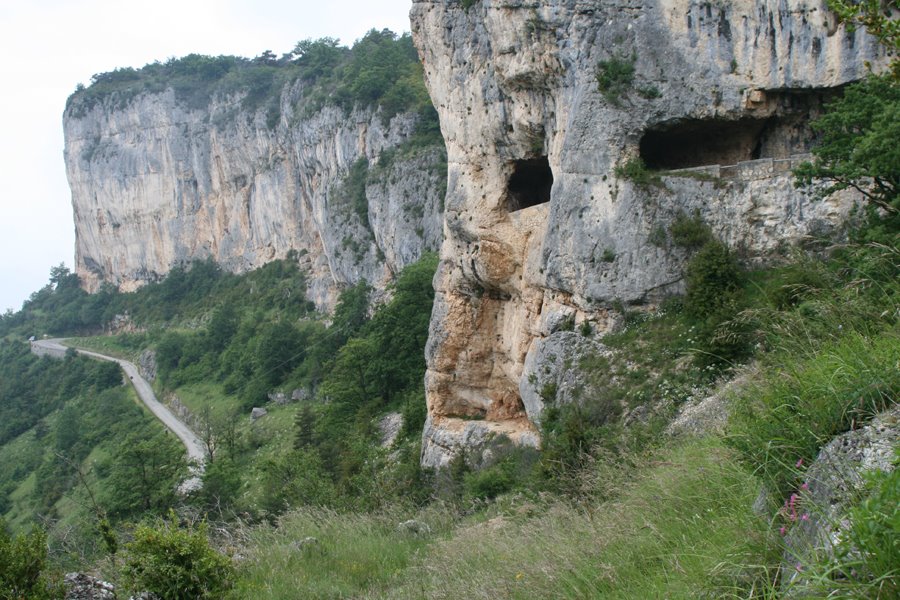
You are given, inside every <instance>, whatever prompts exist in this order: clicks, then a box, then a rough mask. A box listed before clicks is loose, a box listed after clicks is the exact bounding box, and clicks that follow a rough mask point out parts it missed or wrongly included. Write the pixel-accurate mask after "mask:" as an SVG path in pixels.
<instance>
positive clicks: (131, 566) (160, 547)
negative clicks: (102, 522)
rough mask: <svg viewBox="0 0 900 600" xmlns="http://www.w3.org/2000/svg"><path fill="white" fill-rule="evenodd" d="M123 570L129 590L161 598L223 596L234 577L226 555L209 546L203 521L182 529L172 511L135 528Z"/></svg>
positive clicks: (172, 599)
mask: <svg viewBox="0 0 900 600" xmlns="http://www.w3.org/2000/svg"><path fill="white" fill-rule="evenodd" d="M123 570H124V575H125V578H126V581H127V583H128V585H129V587H130V588H131V589H132V590H135V591H148V592H153V593H154V594H156V595H157V596H159V597H160V598H162V600H181V599H183V600H190V599H195V598H222V597H223V595H224V593H225V592H226V591H227V590H228V589H230V588H231V587H232V585H234V578H235V573H234V567H233V566H232V565H231V561H230V560H229V559H228V557H226V556H223V555H222V554H220V553H219V552H217V551H216V550H215V549H214V548H212V547H211V546H210V544H209V540H208V539H207V526H206V523H201V524H200V525H199V526H197V527H196V528H194V527H190V526H188V527H185V528H181V527H179V526H178V523H177V518H176V516H175V514H174V513H170V514H169V519H168V520H160V521H158V522H156V523H154V524H153V525H149V524H142V525H139V526H138V527H137V529H135V531H134V541H132V542H131V543H129V544H128V545H127V546H126V555H125V563H124V567H123Z"/></svg>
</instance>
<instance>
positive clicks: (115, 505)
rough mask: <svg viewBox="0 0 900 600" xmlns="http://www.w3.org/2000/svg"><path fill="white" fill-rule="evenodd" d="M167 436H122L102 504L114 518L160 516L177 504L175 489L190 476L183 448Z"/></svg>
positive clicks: (133, 434)
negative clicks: (146, 515) (151, 514)
mask: <svg viewBox="0 0 900 600" xmlns="http://www.w3.org/2000/svg"><path fill="white" fill-rule="evenodd" d="M171 437H172V436H169V435H167V432H157V433H156V434H155V435H148V434H146V433H143V432H140V431H138V432H133V433H128V434H125V435H124V436H123V439H122V440H121V442H120V444H119V446H118V448H117V449H116V451H115V453H114V455H115V457H116V460H115V461H114V462H113V463H112V464H110V465H109V475H108V484H107V489H108V490H109V492H108V494H107V495H106V497H105V498H104V499H103V504H104V505H105V506H106V508H107V511H108V512H109V514H110V515H111V516H115V517H126V516H137V515H142V514H148V513H156V514H160V513H163V512H165V511H166V510H167V509H169V508H170V507H172V506H174V505H175V503H176V499H177V497H176V489H177V487H178V484H179V483H181V481H183V480H184V479H185V477H186V476H187V472H188V471H187V465H186V464H185V460H184V448H182V447H181V446H180V445H178V444H177V443H173V442H172V441H171V439H170V438H171Z"/></svg>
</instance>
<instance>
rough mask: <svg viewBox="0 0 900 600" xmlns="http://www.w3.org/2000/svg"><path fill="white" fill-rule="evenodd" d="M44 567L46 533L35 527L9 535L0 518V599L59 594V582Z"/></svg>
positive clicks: (38, 599)
mask: <svg viewBox="0 0 900 600" xmlns="http://www.w3.org/2000/svg"><path fill="white" fill-rule="evenodd" d="M46 569H47V536H46V535H44V533H43V532H42V531H39V530H35V531H32V532H31V533H30V534H28V535H17V536H16V537H15V538H13V537H11V536H10V535H9V533H7V531H6V524H5V523H4V522H3V521H2V520H0V600H19V599H28V600H43V599H44V598H47V599H50V598H61V597H62V588H61V586H60V585H59V582H55V581H53V580H51V578H50V577H48V574H47V572H46Z"/></svg>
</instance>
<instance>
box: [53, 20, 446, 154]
mask: <svg viewBox="0 0 900 600" xmlns="http://www.w3.org/2000/svg"><path fill="white" fill-rule="evenodd" d="M293 84H296V85H299V86H300V90H301V94H302V100H301V101H300V104H299V106H297V107H296V108H295V109H294V114H295V115H309V114H311V113H313V112H315V111H317V110H319V109H321V108H322V107H324V106H336V107H338V108H340V109H342V110H344V111H349V110H351V109H353V108H354V107H360V108H364V107H375V108H380V109H381V115H382V118H383V119H385V120H387V119H389V118H390V117H392V116H394V115H396V114H397V113H400V112H414V113H418V114H419V115H420V125H419V129H420V130H422V131H428V132H430V133H431V134H432V135H433V136H438V137H437V139H439V134H438V130H437V113H436V112H435V110H434V107H433V106H432V104H431V99H430V98H429V96H428V92H427V90H426V89H425V82H424V77H423V73H422V65H421V63H420V62H419V60H418V56H417V54H416V50H415V48H414V47H413V44H412V38H411V36H410V35H409V34H408V33H407V34H403V35H401V36H397V35H396V34H395V33H393V32H392V31H390V30H387V29H384V30H381V31H377V30H374V29H373V30H371V31H369V32H368V33H366V35H364V36H363V37H362V38H361V39H359V40H357V41H356V43H355V44H353V46H352V47H351V48H347V47H345V46H341V45H339V43H338V40H336V39H334V38H321V39H318V40H303V41H300V42H298V43H297V45H296V46H295V47H294V48H293V50H291V51H290V52H286V53H284V54H282V55H281V56H280V57H279V56H277V55H275V54H274V53H273V52H271V51H269V50H266V51H265V52H263V53H262V54H260V55H259V56H257V57H256V58H252V59H249V58H240V57H236V56H202V55H199V54H190V55H188V56H185V57H183V58H172V59H169V60H167V61H166V62H154V63H151V64H148V65H145V66H144V67H141V68H139V69H134V68H121V69H116V70H115V71H110V72H108V73H98V74H96V75H94V76H93V77H92V78H91V85H89V86H87V87H83V86H79V88H78V89H77V90H76V91H75V93H74V94H72V95H71V96H70V97H69V100H68V102H67V105H66V111H67V112H68V114H70V115H71V116H74V117H79V116H84V115H85V114H87V112H88V111H90V110H92V109H93V108H94V107H95V106H103V107H105V109H107V110H108V109H118V108H123V107H124V106H126V105H127V104H128V103H129V102H130V101H131V100H132V99H134V98H135V97H137V96H139V95H141V94H156V93H162V92H164V91H166V90H167V89H171V90H172V91H173V92H174V93H175V98H176V100H177V101H178V102H180V103H181V104H183V105H184V106H186V107H187V108H190V109H204V108H207V107H208V106H209V104H210V102H211V101H212V100H213V98H216V97H218V98H220V99H222V100H225V99H227V98H229V97H233V98H235V99H239V100H240V102H241V106H242V107H243V108H244V109H245V110H249V111H255V110H257V109H264V110H265V112H266V120H267V124H268V126H269V127H274V126H275V124H276V123H277V122H278V120H279V119H280V118H281V111H282V106H281V103H282V94H283V92H284V91H285V87H286V86H288V85H293Z"/></svg>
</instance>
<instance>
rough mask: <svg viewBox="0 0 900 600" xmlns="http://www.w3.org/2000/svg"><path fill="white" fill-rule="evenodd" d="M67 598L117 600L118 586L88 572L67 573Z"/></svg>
mask: <svg viewBox="0 0 900 600" xmlns="http://www.w3.org/2000/svg"><path fill="white" fill-rule="evenodd" d="M63 584H64V586H65V590H66V595H65V600H115V599H116V587H115V586H114V585H113V584H111V583H109V582H108V581H103V580H102V579H99V578H97V577H94V576H92V575H88V574H87V573H66V575H65V577H64V578H63Z"/></svg>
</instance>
